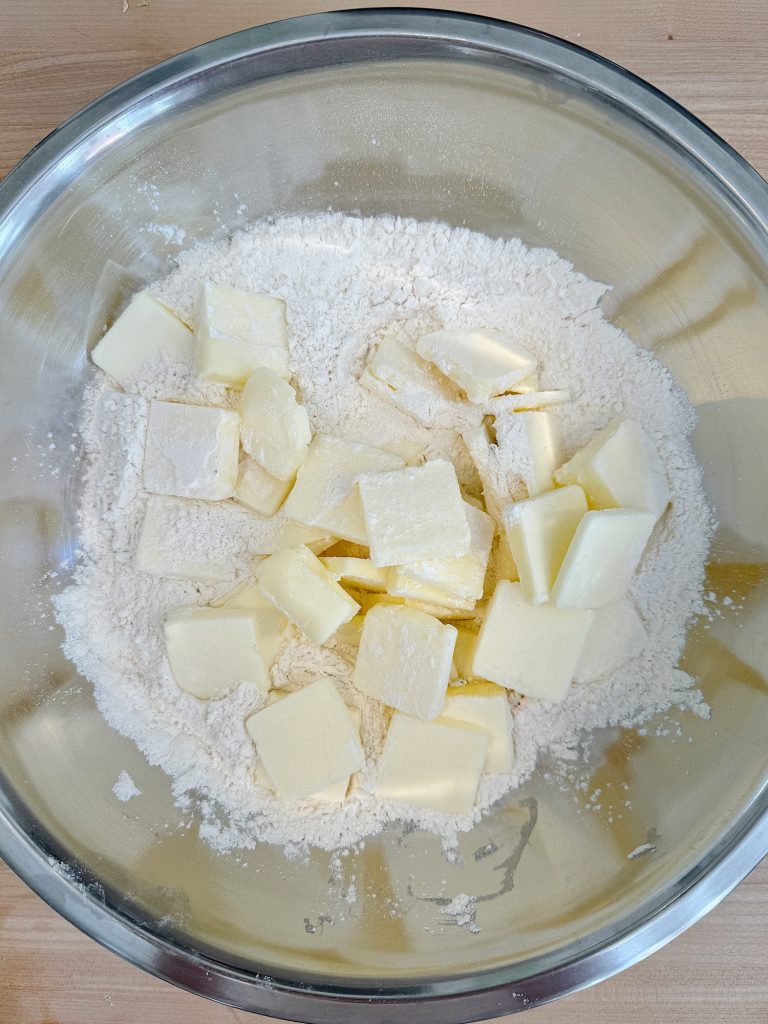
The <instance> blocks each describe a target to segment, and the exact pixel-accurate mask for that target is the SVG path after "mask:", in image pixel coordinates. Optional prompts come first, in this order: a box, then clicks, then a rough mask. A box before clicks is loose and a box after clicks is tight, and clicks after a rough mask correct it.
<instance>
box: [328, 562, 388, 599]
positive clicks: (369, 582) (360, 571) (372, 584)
mask: <svg viewBox="0 0 768 1024" xmlns="http://www.w3.org/2000/svg"><path fill="white" fill-rule="evenodd" d="M320 561H321V562H322V563H323V565H324V566H325V568H326V569H327V570H328V572H329V573H330V574H331V575H332V576H333V578H334V579H336V580H343V581H344V583H345V584H346V585H347V586H348V587H352V589H353V590H355V589H357V590H370V591H372V592H374V593H381V594H383V593H384V591H385V590H386V589H387V570H386V569H380V568H379V567H378V566H376V565H374V564H373V562H372V561H371V560H370V558H321V559H320Z"/></svg>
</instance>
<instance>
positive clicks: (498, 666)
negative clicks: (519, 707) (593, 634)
mask: <svg viewBox="0 0 768 1024" xmlns="http://www.w3.org/2000/svg"><path fill="white" fill-rule="evenodd" d="M594 616H595V613H594V612H593V611H589V610H587V609H583V610H582V609H579V610H568V611H566V610H564V609H560V608H555V607H553V606H551V605H531V604H528V602H527V601H526V600H525V596H524V594H523V588H522V587H521V585H520V584H519V583H509V582H507V581H506V580H501V581H500V582H499V583H498V584H497V585H496V590H495V591H494V593H493V597H492V599H491V603H490V605H489V606H488V612H487V614H486V617H485V619H484V621H483V624H482V626H481V627H480V635H479V636H478V638H477V645H476V647H475V652H474V657H473V659H472V671H473V674H474V675H475V676H477V677H479V678H480V679H487V680H489V681H491V682H493V683H498V684H499V685H500V686H505V687H506V688H507V689H509V690H516V691H517V692H518V693H522V694H525V695H526V696H529V697H538V698H540V699H541V700H549V701H561V700H562V699H563V698H564V697H565V695H566V693H567V692H568V688H569V686H570V685H571V681H572V680H573V678H574V675H575V672H576V667H577V665H578V663H579V659H580V658H581V654H582V651H583V649H584V644H585V642H586V639H587V633H588V632H589V629H590V626H591V625H592V622H593V619H594Z"/></svg>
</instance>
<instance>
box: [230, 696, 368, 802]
mask: <svg viewBox="0 0 768 1024" xmlns="http://www.w3.org/2000/svg"><path fill="white" fill-rule="evenodd" d="M245 724H246V729H247V731H248V733H249V735H250V737H251V739H252V740H253V742H254V744H255V746H256V752H257V754H258V755H259V758H260V759H261V761H262V763H263V765H264V768H265V770H266V772H267V775H268V777H269V779H270V781H271V783H272V785H273V786H274V788H275V791H276V793H277V795H278V796H279V797H280V798H281V799H282V800H304V799H306V798H307V797H309V796H311V794H313V793H314V794H317V793H318V792H322V791H323V790H326V789H327V788H328V787H329V786H333V785H334V784H337V783H339V782H341V781H343V780H347V782H348V780H349V776H350V775H352V773H353V772H357V771H359V770H360V769H361V768H363V767H364V765H365V754H364V752H363V748H362V745H361V743H360V736H359V733H358V730H357V729H356V727H355V725H354V724H353V722H352V719H351V718H350V715H349V709H348V708H347V706H346V705H345V703H344V701H343V700H342V699H341V697H340V696H339V694H338V692H337V691H336V688H335V687H334V685H333V683H331V682H330V680H328V679H324V678H323V679H317V680H315V682H313V683H310V684H309V685H308V686H305V687H303V688H302V689H301V690H296V691H294V692H293V693H290V694H288V696H286V697H285V698H284V699H283V700H280V701H278V702H276V703H274V704H272V705H270V706H268V707H266V708H264V709H263V710H262V711H258V712H257V713H256V714H255V715H251V716H250V718H248V720H247V721H246V723H245ZM344 788H345V792H346V785H345V787H344Z"/></svg>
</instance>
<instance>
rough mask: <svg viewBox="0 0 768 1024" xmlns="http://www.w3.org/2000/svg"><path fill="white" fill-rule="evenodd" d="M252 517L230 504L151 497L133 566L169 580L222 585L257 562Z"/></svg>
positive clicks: (162, 496)
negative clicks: (196, 581)
mask: <svg viewBox="0 0 768 1024" xmlns="http://www.w3.org/2000/svg"><path fill="white" fill-rule="evenodd" d="M253 518H254V517H253V516H252V514H251V513H249V512H246V511H245V510H244V509H239V508H238V507H237V506H236V505H234V504H226V503H223V504H215V503H213V502H208V501H187V500H185V499H183V498H173V497H166V496H164V495H159V494H153V495H150V498H149V500H148V502H147V508H146V511H145V513H144V520H143V523H142V527H141V532H140V534H139V541H138V545H137V548H136V568H137V569H140V570H141V571H142V572H147V573H152V574H153V575H156V576H168V577H170V578H172V579H182V580H199V581H200V582H203V583H226V582H228V581H230V580H233V579H234V578H235V576H236V575H237V574H238V573H239V572H248V571H249V570H252V569H253V568H254V566H255V564H256V562H257V558H255V557H254V553H253V536H252V531H251V520H252V519H253Z"/></svg>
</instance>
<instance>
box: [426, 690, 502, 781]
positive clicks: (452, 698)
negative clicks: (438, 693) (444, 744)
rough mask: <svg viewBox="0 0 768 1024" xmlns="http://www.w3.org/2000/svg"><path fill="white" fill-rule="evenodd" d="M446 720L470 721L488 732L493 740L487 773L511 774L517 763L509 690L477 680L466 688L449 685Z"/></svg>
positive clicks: (487, 763) (489, 745) (487, 755)
mask: <svg viewBox="0 0 768 1024" xmlns="http://www.w3.org/2000/svg"><path fill="white" fill-rule="evenodd" d="M442 717H443V718H448V719H450V720H451V721H453V722H466V723H467V724H468V725H476V726H477V727H478V728H479V729H484V730H485V731H486V732H487V733H488V735H489V737H490V741H489V743H488V750H487V752H486V755H485V764H484V765H483V771H486V772H509V771H511V770H512V765H513V763H514V757H515V748H514V744H513V742H512V712H511V711H510V708H509V698H508V696H507V691H506V690H505V689H504V688H503V687H502V686H497V685H496V684H495V683H487V682H485V681H483V680H477V681H476V682H473V683H466V684H465V685H464V686H449V687H448V693H447V695H446V698H445V706H444V707H443V713H442Z"/></svg>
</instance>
